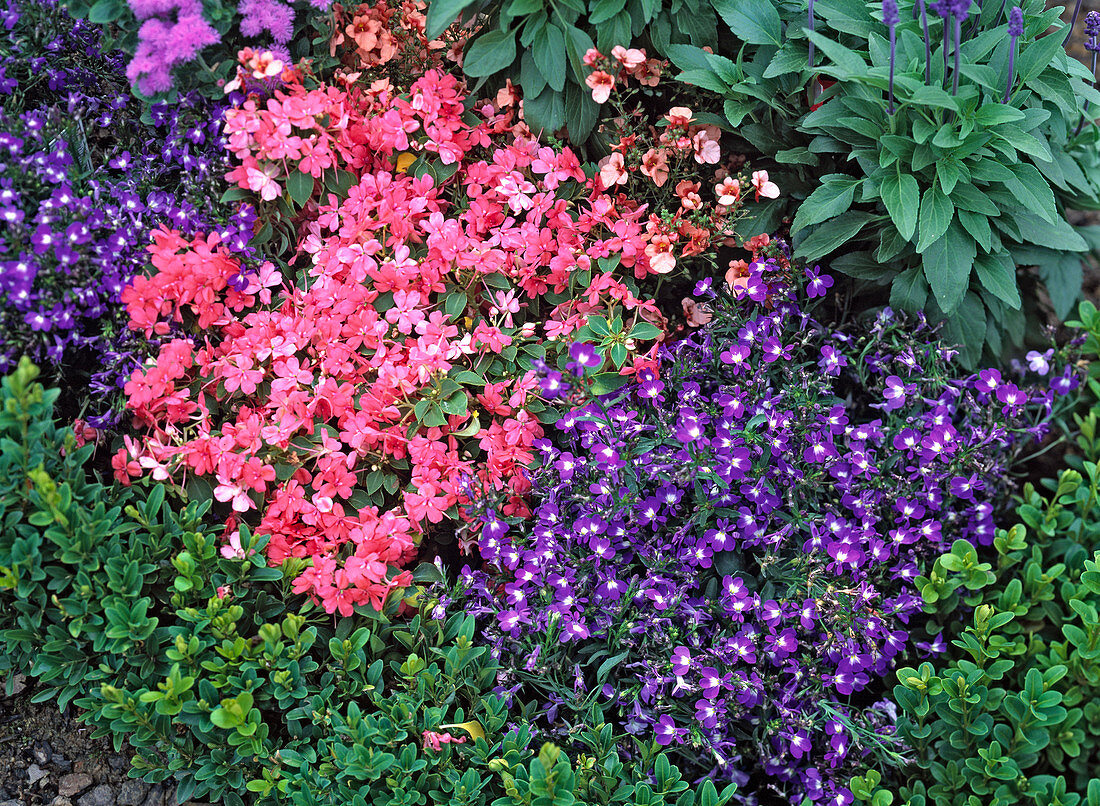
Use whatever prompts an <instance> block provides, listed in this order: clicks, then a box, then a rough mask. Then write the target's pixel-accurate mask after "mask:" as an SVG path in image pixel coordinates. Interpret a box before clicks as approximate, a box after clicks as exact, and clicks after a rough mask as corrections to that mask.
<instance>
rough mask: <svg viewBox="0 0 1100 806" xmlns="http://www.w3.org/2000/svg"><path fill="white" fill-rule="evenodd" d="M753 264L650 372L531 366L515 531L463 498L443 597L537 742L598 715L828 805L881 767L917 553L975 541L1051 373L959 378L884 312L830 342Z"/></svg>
mask: <svg viewBox="0 0 1100 806" xmlns="http://www.w3.org/2000/svg"><path fill="white" fill-rule="evenodd" d="M774 268H775V267H774V266H772V265H767V266H765V267H764V271H763V272H757V273H756V274H754V276H753V278H752V279H751V281H750V282H749V288H750V289H755V291H754V292H753V293H751V294H750V293H749V292H747V291H746V292H742V293H741V296H742V297H743V298H742V299H739V300H737V299H734V298H733V297H732V296H731V295H730V293H728V292H727V293H723V294H719V295H715V292H714V291H712V290H711V289H710V288H709V286H707V287H703V288H701V292H702V293H703V294H705V295H707V296H711V297H713V298H712V299H711V300H710V302H709V304H710V305H711V306H712V309H713V311H714V318H713V320H712V322H711V324H710V325H708V326H707V327H705V328H703V329H702V330H700V331H698V332H697V333H695V334H693V335H692V336H691V337H689V338H687V339H685V340H683V341H680V342H677V343H675V344H671V345H668V346H667V347H666V348H665V349H664V351H663V355H662V363H661V371H660V377H658V376H657V374H655V373H652V372H649V373H646V372H643V373H641V374H640V375H639V378H638V383H636V384H632V385H631V386H630V387H628V388H626V389H624V390H622V391H620V392H619V393H616V394H613V395H608V396H604V397H602V398H596V399H592V398H590V397H586V396H584V395H583V394H582V391H583V389H584V388H585V381H584V380H583V379H584V378H585V377H586V373H589V370H588V369H587V368H588V367H590V366H593V365H598V364H599V363H600V362H599V360H598V359H599V356H598V355H597V356H594V357H593V356H591V355H589V352H590V351H591V348H589V350H587V351H586V350H585V349H583V348H576V349H574V350H572V351H570V358H569V360H568V364H566V365H565V366H563V367H562V368H561V369H562V370H563V371H558V370H555V369H551V368H550V367H547V366H545V365H540V366H539V367H538V369H539V370H540V371H541V373H542V375H543V390H544V392H545V393H546V395H547V396H548V397H558V398H561V399H563V400H565V401H568V402H573V403H577V402H579V403H580V405H579V407H576V408H574V409H573V410H572V411H571V412H570V413H569V414H567V415H566V416H564V417H563V418H562V419H561V420H560V421H559V422H558V423H557V425H556V427H555V429H554V431H552V432H551V434H550V436H551V438H550V439H546V440H543V441H542V442H541V443H540V444H539V445H538V447H539V450H540V455H541V464H540V466H539V468H538V469H537V470H536V471H535V472H534V474H533V482H534V496H535V506H534V513H533V517H532V518H531V519H530V520H527V521H522V520H518V519H515V518H504V517H501V516H500V515H499V514H498V509H497V507H496V504H495V502H494V501H493V499H492V498H491V497H484V498H482V499H481V500H480V501H479V502H478V503H476V504H475V505H474V506H473V507H472V508H471V509H470V514H471V515H473V516H474V518H473V521H472V524H471V527H470V528H471V530H472V531H473V533H474V534H475V535H476V541H477V547H478V551H479V553H480V559H481V561H482V563H481V564H480V565H478V566H477V567H470V566H467V567H466V568H464V569H463V571H462V573H461V575H460V579H459V584H458V587H457V590H456V591H453V592H452V596H451V597H446V598H445V599H444V601H449V602H450V605H451V606H460V607H462V608H463V609H464V610H465V611H466V612H469V613H473V614H475V615H477V616H478V617H479V620H480V628H481V632H482V640H484V641H486V642H487V643H488V644H489V645H490V646H491V647H492V652H493V654H494V656H495V657H496V658H498V659H499V661H500V663H501V672H500V674H499V677H498V683H499V690H500V691H501V692H502V693H504V694H506V695H507V696H508V697H509V698H511V700H512V702H513V707H514V709H515V710H517V711H521V712H523V714H524V716H525V717H527V718H532V717H535V718H538V724H539V725H541V726H542V727H541V729H542V730H543V732H544V734H545V735H546V736H547V738H552V739H555V740H557V741H559V742H561V741H566V742H567V741H568V736H569V734H570V733H571V731H572V730H573V729H574V728H575V727H576V726H577V725H580V724H585V723H590V722H591V721H592V720H593V719H597V720H602V721H606V722H614V723H617V724H618V725H620V726H621V727H622V728H624V729H625V730H626V731H627V732H628V733H630V734H633V735H634V737H635V738H636V740H637V741H638V742H639V743H641V744H642V745H650V746H652V744H653V743H656V744H657V745H662V746H664V747H666V748H667V749H668V750H669V751H670V752H672V753H673V754H674V755H675V756H676V757H677V762H678V763H679V764H680V765H681V768H682V769H685V770H692V771H694V773H695V774H697V775H700V776H707V775H709V776H716V777H719V778H721V779H724V780H732V781H736V782H738V783H739V784H742V785H743V786H742V787H741V789H742V791H744V792H747V793H748V794H747V795H745V796H744V798H743V802H744V803H757V802H772V801H773V800H775V799H777V798H778V799H780V800H778V801H776V802H792V803H801V802H803V798H807V799H808V800H809V802H813V803H825V802H828V803H841V804H843V803H850V802H851V793H850V792H849V791H848V789H847V788H846V784H847V781H848V780H849V778H850V777H851V775H852V774H853V773H854V772H857V771H859V770H861V769H864V768H865V767H866V765H868V764H873V763H877V762H880V761H881V762H889V763H896V762H899V761H901V760H903V759H902V756H901V752H902V751H901V748H900V746H899V745H898V744H897V743H896V742H895V741H894V739H893V718H894V712H893V710H892V708H891V707H890V705H889V704H888V703H886V702H885V701H884V691H885V687H884V684H883V683H882V680H883V678H884V677H885V676H886V675H887V674H888V673H889V672H890V670H891V669H892V668H893V667H894V665H895V659H896V658H897V657H898V655H899V654H900V653H902V652H903V651H904V650H905V649H906V648H907V647H908V646H909V643H910V640H909V633H908V630H907V628H906V625H907V623H908V621H909V619H910V618H911V617H912V616H914V615H916V614H919V613H920V611H921V599H920V597H919V595H917V593H916V591H915V589H914V587H913V584H912V583H913V580H914V579H915V578H916V577H917V576H918V574H919V573H920V570H921V566H922V562H923V561H924V560H926V559H927V558H929V557H934V556H936V555H937V554H938V553H939V552H941V551H942V549H943V547H944V546H947V545H950V544H951V542H952V541H953V540H955V539H958V538H967V539H970V540H972V541H976V542H978V543H981V544H989V543H990V542H991V541H992V539H993V533H994V521H993V516H994V512H995V511H996V509H997V508H998V506H999V505H1000V504H1001V502H1002V501H1003V499H1004V496H1005V494H1006V488H1007V484H1008V482H1007V480H1006V479H1007V476H1006V471H1007V469H1008V468H1009V466H1010V463H1011V460H1012V458H1013V456H1014V455H1015V452H1016V451H1017V450H1018V449H1019V447H1020V446H1021V445H1022V444H1023V442H1025V441H1026V437H1027V436H1028V435H1031V436H1035V437H1039V436H1042V435H1043V434H1044V433H1045V431H1046V429H1047V421H1048V420H1049V418H1050V415H1051V412H1052V409H1053V407H1054V406H1055V401H1056V394H1057V393H1062V392H1064V391H1068V389H1067V388H1066V387H1068V386H1069V385H1070V381H1068V380H1066V379H1067V378H1069V377H1070V376H1066V375H1059V376H1056V379H1055V381H1051V382H1049V384H1045V385H1044V387H1043V388H1038V387H1033V386H1028V385H1020V384H1017V383H1016V382H1014V381H1011V380H1008V379H1006V378H1003V377H1002V376H1001V375H1000V373H998V372H997V371H995V370H988V371H983V372H982V373H979V374H975V375H962V374H960V373H959V372H958V371H957V370H956V369H955V367H954V365H953V363H952V359H953V357H954V355H955V351H954V350H951V349H948V348H946V347H945V346H943V345H940V344H939V343H938V342H937V341H936V339H935V336H934V333H933V331H932V329H931V328H929V327H928V326H927V324H926V323H925V322H924V320H923V319H918V320H916V321H911V320H902V319H901V318H899V317H898V316H896V315H895V314H893V313H892V312H891V311H890V310H889V309H886V310H885V311H883V312H882V313H881V314H879V315H878V316H877V318H875V319H874V321H873V322H872V323H871V324H870V325H869V326H868V327H865V328H864V329H861V330H856V331H852V332H849V331H835V332H831V331H830V330H829V329H827V328H825V327H823V326H822V325H820V324H819V323H817V322H816V321H814V320H813V319H812V318H811V317H810V316H809V314H808V313H807V312H805V311H804V310H802V308H801V307H800V305H799V304H798V302H797V301H796V298H795V295H794V294H793V292H792V291H791V290H790V288H789V286H787V285H785V284H784V283H783V282H782V281H781V280H780V279H779V278H778V277H777V276H776V275H775V274H774V273H772V272H771V271H770V270H771V269H774ZM807 276H808V277H810V278H811V279H815V278H817V275H816V273H813V272H809V273H808V274H807ZM756 292H759V293H756ZM1073 380H1076V378H1075V377H1074V378H1073ZM1063 381H1064V382H1063ZM578 396H579V397H580V399H579V400H578ZM478 532H479V534H478ZM745 784H748V786H747V788H746V787H745V786H744V785H745ZM765 793H767V794H765ZM758 798H759V799H758Z"/></svg>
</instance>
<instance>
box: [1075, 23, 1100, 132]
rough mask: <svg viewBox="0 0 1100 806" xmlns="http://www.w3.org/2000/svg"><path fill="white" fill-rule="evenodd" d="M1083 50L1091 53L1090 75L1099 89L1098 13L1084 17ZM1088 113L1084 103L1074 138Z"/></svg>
mask: <svg viewBox="0 0 1100 806" xmlns="http://www.w3.org/2000/svg"><path fill="white" fill-rule="evenodd" d="M1085 50H1087V51H1090V52H1091V53H1092V74H1093V76H1094V78H1093V86H1094V87H1100V79H1096V78H1095V76H1096V56H1097V54H1100V12H1097V11H1090V12H1089V13H1088V14H1086V15H1085ZM1088 111H1089V102H1088V101H1087V100H1086V101H1085V106H1084V108H1083V109H1082V110H1081V120H1080V121H1078V123H1077V128H1076V129H1074V130H1073V136H1074V137H1076V136H1077V135H1078V134H1080V133H1081V128H1082V127H1083V126H1084V125H1085V115H1086V113H1087V112H1088Z"/></svg>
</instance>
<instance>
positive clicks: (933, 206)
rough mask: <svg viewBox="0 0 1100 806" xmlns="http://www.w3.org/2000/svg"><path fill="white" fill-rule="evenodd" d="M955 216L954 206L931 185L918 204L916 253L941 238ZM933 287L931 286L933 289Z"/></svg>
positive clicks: (935, 186) (936, 186)
mask: <svg viewBox="0 0 1100 806" xmlns="http://www.w3.org/2000/svg"><path fill="white" fill-rule="evenodd" d="M954 214H955V205H953V204H952V203H951V199H949V198H948V197H947V196H945V195H944V194H943V191H942V190H940V187H939V185H933V186H932V187H930V188H928V189H927V190H925V191H924V197H923V198H922V199H921V204H920V237H919V238H918V239H917V251H918V252H924V250H925V249H927V248H928V247H929V245H931V244H932V243H934V242H935V241H937V240H939V239H940V238H941V237H943V234H944V233H945V232H946V231H947V225H948V224H950V223H951V217H952V216H953V215H954ZM934 287H935V285H934V284H933V288H934Z"/></svg>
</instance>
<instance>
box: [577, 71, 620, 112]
mask: <svg viewBox="0 0 1100 806" xmlns="http://www.w3.org/2000/svg"><path fill="white" fill-rule="evenodd" d="M584 83H585V84H587V85H588V88H589V89H590V90H592V100H593V101H595V102H596V103H598V104H605V103H607V100H608V98H610V97H611V90H613V89H614V88H615V77H614V76H613V75H611V74H610V73H607V72H604V71H603V70H597V71H596V72H594V73H591V74H590V75H589V76H588V78H586V79H585V80H584Z"/></svg>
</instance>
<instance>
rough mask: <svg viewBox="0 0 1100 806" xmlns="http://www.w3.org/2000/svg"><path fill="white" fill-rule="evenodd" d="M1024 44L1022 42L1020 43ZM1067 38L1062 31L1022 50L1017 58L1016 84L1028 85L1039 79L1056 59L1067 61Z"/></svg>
mask: <svg viewBox="0 0 1100 806" xmlns="http://www.w3.org/2000/svg"><path fill="white" fill-rule="evenodd" d="M1020 44H1021V45H1022V44H1023V43H1022V42H1021V43H1020ZM1064 46H1065V36H1064V35H1063V34H1062V32H1061V31H1055V32H1054V33H1052V34H1048V35H1047V36H1044V37H1043V38H1042V39H1037V40H1035V41H1034V42H1029V43H1028V44H1027V45H1026V46H1025V47H1021V48H1020V52H1019V55H1018V56H1017V57H1016V83H1017V86H1019V85H1023V84H1026V83H1027V82H1029V81H1031V79H1033V78H1035V77H1037V76H1038V75H1039V74H1040V73H1042V72H1043V70H1045V69H1046V68H1047V67H1048V66H1049V65H1050V64H1051V62H1052V61H1054V60H1055V59H1065V58H1066V54H1065V50H1064Z"/></svg>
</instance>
